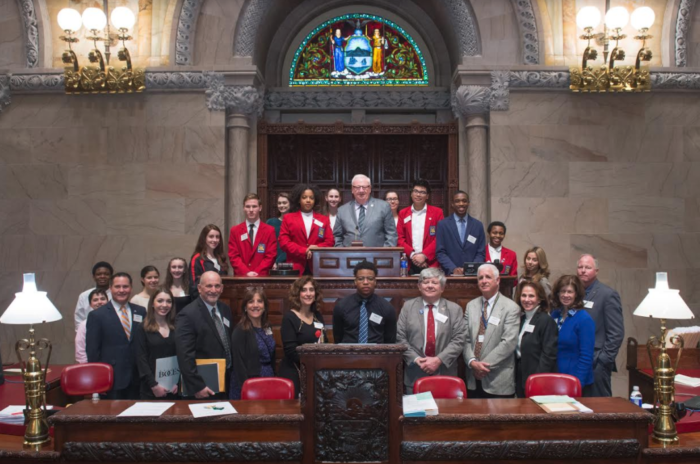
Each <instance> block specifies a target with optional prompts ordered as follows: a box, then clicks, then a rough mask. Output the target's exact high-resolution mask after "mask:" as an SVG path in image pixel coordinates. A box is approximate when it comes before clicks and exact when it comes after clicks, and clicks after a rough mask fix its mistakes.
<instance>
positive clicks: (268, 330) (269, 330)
mask: <svg viewBox="0 0 700 464" xmlns="http://www.w3.org/2000/svg"><path fill="white" fill-rule="evenodd" d="M265 335H272V328H270V327H268V328H267V329H265Z"/></svg>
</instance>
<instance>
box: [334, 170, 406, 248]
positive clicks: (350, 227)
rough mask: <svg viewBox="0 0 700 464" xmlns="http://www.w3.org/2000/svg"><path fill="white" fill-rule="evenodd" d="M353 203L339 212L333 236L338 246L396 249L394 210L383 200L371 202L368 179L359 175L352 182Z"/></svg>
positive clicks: (342, 207)
mask: <svg viewBox="0 0 700 464" xmlns="http://www.w3.org/2000/svg"><path fill="white" fill-rule="evenodd" d="M352 195H353V197H354V200H353V201H350V202H348V203H345V204H344V205H343V206H341V207H340V208H338V215H337V216H336V219H335V227H334V228H333V235H334V236H335V246H337V247H340V246H346V247H347V246H351V245H352V242H353V241H354V240H359V241H362V244H363V245H364V246H366V247H395V246H396V242H397V240H398V235H397V234H396V224H394V217H393V216H392V215H391V206H389V203H387V202H386V201H384V200H380V199H378V198H372V184H371V182H370V180H369V177H367V176H365V175H363V174H358V175H356V176H355V177H353V178H352Z"/></svg>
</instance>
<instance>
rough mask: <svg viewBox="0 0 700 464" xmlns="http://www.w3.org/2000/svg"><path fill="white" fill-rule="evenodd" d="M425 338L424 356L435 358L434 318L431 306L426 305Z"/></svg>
mask: <svg viewBox="0 0 700 464" xmlns="http://www.w3.org/2000/svg"><path fill="white" fill-rule="evenodd" d="M426 330H427V332H426V337H425V355H426V356H429V357H432V356H435V317H434V316H433V305H431V304H429V305H428V328H427V329H426Z"/></svg>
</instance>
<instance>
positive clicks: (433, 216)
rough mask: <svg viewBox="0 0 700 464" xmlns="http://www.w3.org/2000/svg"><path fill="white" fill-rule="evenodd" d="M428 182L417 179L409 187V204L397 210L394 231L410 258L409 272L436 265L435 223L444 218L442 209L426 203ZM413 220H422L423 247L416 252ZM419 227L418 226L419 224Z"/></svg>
mask: <svg viewBox="0 0 700 464" xmlns="http://www.w3.org/2000/svg"><path fill="white" fill-rule="evenodd" d="M429 198H430V184H429V183H428V181H427V180H423V179H417V180H415V181H414V182H413V187H412V188H411V201H412V202H413V203H412V204H411V206H409V207H407V208H404V209H402V210H401V211H399V220H398V223H397V224H396V232H397V233H398V235H399V242H398V245H399V246H400V247H403V250H404V253H406V256H408V257H409V259H410V260H411V274H418V273H420V271H421V270H422V269H425V268H426V267H438V266H439V263H438V261H437V258H436V256H435V246H436V239H437V224H438V222H440V221H442V220H443V219H444V215H443V213H442V209H441V208H438V207H436V206H431V205H429V204H428V199H429ZM415 220H422V221H424V226H423V247H422V250H421V251H420V253H416V250H415V249H414V241H413V223H414V221H415ZM419 227H420V226H419Z"/></svg>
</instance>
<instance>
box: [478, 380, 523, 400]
mask: <svg viewBox="0 0 700 464" xmlns="http://www.w3.org/2000/svg"><path fill="white" fill-rule="evenodd" d="M475 380H476V379H475ZM467 398H472V399H479V398H513V395H494V394H492V393H488V392H485V391H484V387H483V386H482V385H481V380H476V390H467Z"/></svg>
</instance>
